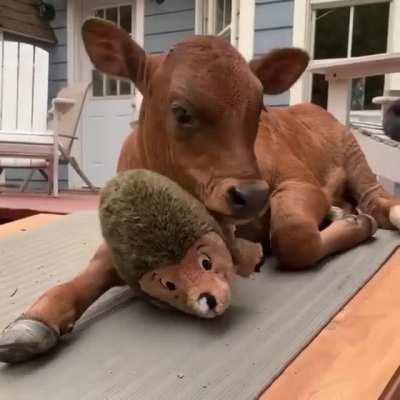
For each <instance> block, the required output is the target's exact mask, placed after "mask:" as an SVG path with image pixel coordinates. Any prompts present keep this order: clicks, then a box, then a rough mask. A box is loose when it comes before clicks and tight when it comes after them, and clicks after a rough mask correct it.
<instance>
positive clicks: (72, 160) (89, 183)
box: [67, 156, 96, 192]
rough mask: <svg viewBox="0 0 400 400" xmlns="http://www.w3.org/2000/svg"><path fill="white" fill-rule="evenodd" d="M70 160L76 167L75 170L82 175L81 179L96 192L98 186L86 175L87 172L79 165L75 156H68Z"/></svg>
mask: <svg viewBox="0 0 400 400" xmlns="http://www.w3.org/2000/svg"><path fill="white" fill-rule="evenodd" d="M67 158H68V161H69V162H70V164H71V165H72V167H73V168H74V170H75V171H76V172H77V174H78V175H79V176H80V177H81V179H82V180H83V181H84V182H85V183H86V185H88V186H89V188H90V190H91V191H93V192H95V191H96V188H95V187H94V186H93V184H92V182H90V180H89V178H88V177H87V176H86V174H85V173H84V172H83V171H82V170H81V168H80V167H79V164H78V163H77V162H76V160H75V158H74V157H70V156H67Z"/></svg>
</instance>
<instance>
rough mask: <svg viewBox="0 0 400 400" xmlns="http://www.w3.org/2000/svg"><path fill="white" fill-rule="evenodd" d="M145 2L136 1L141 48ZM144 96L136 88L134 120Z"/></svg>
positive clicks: (136, 25)
mask: <svg viewBox="0 0 400 400" xmlns="http://www.w3.org/2000/svg"><path fill="white" fill-rule="evenodd" d="M144 7H145V5H144V0H136V10H135V22H136V23H135V36H134V37H135V41H136V43H137V44H139V45H140V46H142V47H143V46H144ZM142 100H143V96H142V94H141V93H140V92H139V90H137V89H136V88H135V108H136V110H135V114H136V115H135V117H134V120H137V119H139V110H140V106H141V104H142ZM133 122H134V121H133Z"/></svg>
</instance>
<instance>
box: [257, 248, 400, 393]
mask: <svg viewBox="0 0 400 400" xmlns="http://www.w3.org/2000/svg"><path fill="white" fill-rule="evenodd" d="M399 287H400V250H397V251H396V252H395V253H394V254H393V256H392V257H390V259H389V260H388V261H387V262H386V264H385V265H384V266H383V267H382V269H381V270H380V271H379V272H378V273H377V274H376V275H375V276H374V278H373V279H372V280H371V281H370V282H368V283H367V285H365V286H364V288H363V289H362V290H361V291H360V292H359V293H358V294H357V295H356V296H355V297H354V298H353V300H352V301H351V302H349V303H348V304H347V306H346V307H344V309H343V310H342V311H341V312H339V313H338V314H337V316H336V317H335V318H334V319H333V320H332V321H331V322H330V323H329V324H328V325H327V326H326V328H325V329H324V330H323V331H321V333H320V334H319V335H318V336H317V337H316V338H315V339H314V340H313V341H312V342H311V343H310V345H309V346H308V347H307V348H306V349H305V350H303V352H302V353H301V354H300V355H299V356H298V357H297V358H296V359H295V360H294V361H293V362H292V363H291V364H290V365H289V366H288V368H287V369H286V370H285V371H284V372H283V373H282V374H281V375H280V377H279V378H278V379H277V380H276V381H275V382H274V383H273V384H272V386H271V387H270V388H269V389H268V390H267V391H266V392H265V393H264V394H263V395H262V396H261V398H260V400H311V399H312V400H342V399H343V400H349V399H354V400H357V399H362V400H376V399H377V398H378V397H379V395H380V394H381V392H382V391H383V389H384V387H385V385H386V384H387V382H388V381H389V379H390V378H391V376H392V375H393V373H394V371H395V370H396V368H397V367H398V366H399V364H400V335H399V332H400V318H399V316H400V290H399Z"/></svg>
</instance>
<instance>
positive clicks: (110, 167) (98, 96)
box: [82, 0, 141, 187]
mask: <svg viewBox="0 0 400 400" xmlns="http://www.w3.org/2000/svg"><path fill="white" fill-rule="evenodd" d="M138 1H141V0H138ZM135 3H136V1H135V0H126V1H124V0H85V1H83V20H85V19H86V18H87V17H89V16H96V17H99V18H105V19H107V20H109V21H112V22H114V23H116V24H118V25H119V26H121V27H123V28H124V29H125V30H127V31H128V32H129V33H130V34H131V36H132V37H134V36H135V32H137V30H136V27H135V26H136V15H135V14H136V4H135ZM82 59H83V60H85V62H84V63H83V64H84V65H83V68H84V71H83V80H84V81H92V83H93V85H92V88H91V90H90V92H89V95H88V100H87V103H86V106H85V110H84V113H83V116H82V164H83V169H84V171H85V173H86V174H87V175H88V177H89V179H90V180H91V181H92V182H93V184H94V185H96V186H100V187H101V186H104V183H105V182H106V181H107V180H108V179H110V178H111V177H112V176H114V175H115V171H116V168H117V161H118V156H119V153H120V149H121V146H122V143H123V141H124V139H125V138H126V136H127V135H128V134H129V133H130V131H131V130H132V128H131V126H130V123H131V122H132V121H133V120H134V119H135V118H136V115H135V112H136V109H135V88H134V86H133V85H132V84H131V83H130V82H127V81H123V80H116V79H112V78H109V77H107V76H105V75H103V74H101V73H100V72H98V71H97V70H95V69H94V67H93V65H92V64H91V63H90V61H89V59H88V57H87V56H83V57H82Z"/></svg>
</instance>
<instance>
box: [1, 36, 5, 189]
mask: <svg viewBox="0 0 400 400" xmlns="http://www.w3.org/2000/svg"><path fill="white" fill-rule="evenodd" d="M0 52H2V54H1V57H0V127H1V119H2V117H3V116H2V109H3V107H2V106H3V104H2V101H3V99H4V96H3V58H4V55H3V31H2V30H1V29H0ZM5 183H6V169H5V168H3V171H2V172H1V171H0V184H1V185H4V184H5Z"/></svg>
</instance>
